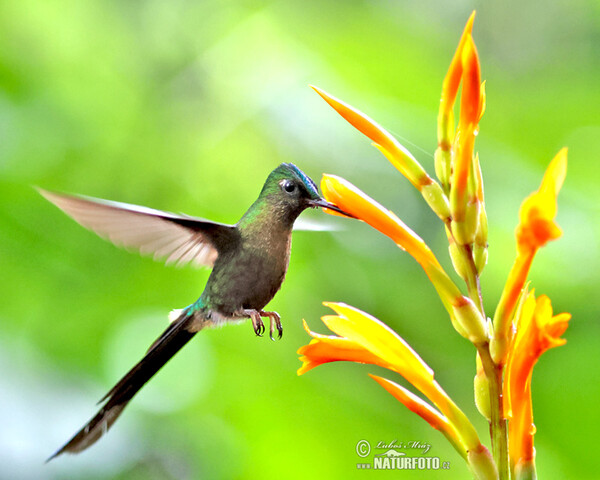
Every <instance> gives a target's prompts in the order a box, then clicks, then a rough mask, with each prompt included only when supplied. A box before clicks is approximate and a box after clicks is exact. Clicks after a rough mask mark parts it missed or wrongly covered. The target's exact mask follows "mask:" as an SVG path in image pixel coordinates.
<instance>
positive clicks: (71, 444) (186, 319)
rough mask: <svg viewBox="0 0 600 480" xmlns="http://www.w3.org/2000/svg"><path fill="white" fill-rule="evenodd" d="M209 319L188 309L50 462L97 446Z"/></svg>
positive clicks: (50, 458)
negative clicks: (134, 399)
mask: <svg viewBox="0 0 600 480" xmlns="http://www.w3.org/2000/svg"><path fill="white" fill-rule="evenodd" d="M207 324H208V321H207V320H205V319H204V318H203V317H202V313H201V312H200V311H197V310H196V311H194V310H191V309H189V308H185V309H183V310H182V311H181V313H180V314H179V315H178V317H177V318H176V319H175V320H174V321H172V323H171V324H170V325H169V327H168V328H167V329H166V330H165V331H164V332H163V334H162V335H161V336H160V337H158V339H157V340H156V341H155V342H154V343H153V344H152V345H151V346H150V348H149V349H148V352H146V355H145V356H144V358H142V359H141V360H140V361H139V362H138V363H137V364H136V365H135V366H134V367H133V368H132V369H131V370H129V372H127V374H126V375H125V376H124V377H123V378H122V379H121V380H119V382H118V383H117V384H116V385H115V386H114V387H113V388H112V389H111V390H110V391H109V392H108V393H107V394H106V395H105V396H104V397H103V398H102V399H101V400H100V402H98V403H102V402H104V401H105V400H106V403H105V404H104V406H103V407H102V408H101V409H100V411H99V412H98V413H97V414H96V416H95V417H94V418H92V419H91V420H90V421H89V422H88V423H87V424H86V425H85V426H84V427H83V428H82V429H81V430H79V432H77V433H76V434H75V435H74V436H73V438H71V440H69V441H68V442H67V443H66V444H65V445H64V446H63V447H62V448H60V449H59V450H58V451H56V452H55V453H54V454H53V455H52V456H51V457H49V458H48V460H46V461H47V462H48V461H50V460H52V459H53V458H54V457H57V456H58V455H60V454H61V453H65V452H69V453H78V452H81V451H82V450H85V449H86V448H88V447H89V446H91V445H93V444H94V443H95V442H96V441H97V440H98V439H99V438H100V437H101V436H102V435H104V434H105V433H106V432H107V431H108V429H109V428H110V427H111V426H112V424H113V423H115V421H116V420H117V418H119V415H120V414H121V412H122V411H123V409H124V408H125V406H126V405H127V404H128V403H129V401H130V400H131V399H132V398H133V397H134V395H135V394H136V393H137V392H138V391H139V390H140V389H141V388H142V387H143V386H144V384H145V383H146V382H147V381H148V380H150V378H152V376H153V375H154V374H155V373H156V372H158V371H159V370H160V369H161V368H162V366H163V365H164V364H165V363H167V362H168V361H169V359H170V358H171V357H172V356H173V355H175V354H176V353H177V352H178V351H179V350H180V349H181V348H182V347H183V346H184V345H185V344H186V343H187V342H189V341H190V339H191V338H192V337H193V336H194V335H196V333H198V332H199V331H200V330H201V329H202V328H203V327H204V326H206V325H207Z"/></svg>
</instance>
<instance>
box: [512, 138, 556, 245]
mask: <svg viewBox="0 0 600 480" xmlns="http://www.w3.org/2000/svg"><path fill="white" fill-rule="evenodd" d="M566 174H567V149H566V148H563V149H562V150H561V151H560V152H558V154H557V155H556V157H554V160H552V162H551V163H550V165H549V166H548V169H547V170H546V173H545V174H544V178H543V180H542V184H541V185H540V188H539V189H538V190H537V191H536V192H534V193H532V194H531V195H530V196H529V197H527V198H526V199H525V201H524V202H523V203H522V205H521V209H520V210H519V226H518V227H517V231H516V235H517V248H518V250H519V252H527V251H535V250H537V249H538V248H540V247H543V246H544V245H546V243H548V242H549V241H550V240H555V239H557V238H558V237H560V236H561V235H562V231H561V229H560V228H559V227H558V225H557V224H556V222H555V221H554V218H555V217H556V208H557V207H556V197H557V196H558V192H559V191H560V188H561V187H562V184H563V182H564V180H565V176H566Z"/></svg>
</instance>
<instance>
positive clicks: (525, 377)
mask: <svg viewBox="0 0 600 480" xmlns="http://www.w3.org/2000/svg"><path fill="white" fill-rule="evenodd" d="M570 318H571V314H569V313H561V314H558V315H555V316H553V315H552V305H551V303H550V299H549V298H548V297H546V296H543V295H542V296H541V297H539V298H538V299H537V300H536V299H535V296H534V292H531V293H529V294H528V295H527V297H526V299H525V300H524V302H523V304H522V307H521V308H520V311H519V313H518V315H517V319H516V322H515V326H516V333H515V335H514V337H513V340H512V343H511V346H510V350H509V352H508V358H507V364H506V374H505V380H504V397H505V400H506V404H505V405H506V416H507V417H508V418H510V422H509V446H510V460H511V468H513V469H514V468H517V467H518V466H519V465H521V466H520V467H519V468H523V466H524V465H526V464H533V460H534V456H535V451H534V448H533V436H534V434H535V425H534V424H533V411H532V405H531V376H532V373H533V366H534V365H535V364H536V362H537V361H538V359H539V358H540V356H541V355H542V353H544V352H545V351H546V350H548V349H550V348H553V347H558V346H560V345H564V344H565V343H566V340H565V339H564V338H560V337H561V335H562V334H563V333H564V332H565V330H566V329H567V327H568V322H569V320H570Z"/></svg>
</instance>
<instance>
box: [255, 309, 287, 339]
mask: <svg viewBox="0 0 600 480" xmlns="http://www.w3.org/2000/svg"><path fill="white" fill-rule="evenodd" d="M258 313H260V315H261V317H268V318H269V337H271V340H273V341H274V340H275V339H274V338H273V332H274V331H275V328H277V338H278V339H279V340H281V337H282V336H283V327H282V326H281V317H280V316H279V314H278V313H277V312H263V311H262V310H261V311H260V312H258Z"/></svg>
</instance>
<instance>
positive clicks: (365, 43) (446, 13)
mask: <svg viewBox="0 0 600 480" xmlns="http://www.w3.org/2000/svg"><path fill="white" fill-rule="evenodd" d="M474 8H476V9H477V10H478V14H477V18H476V21H475V28H474V37H475V41H476V43H477V46H478V50H479V54H480V58H481V63H482V75H483V78H484V79H487V94H488V97H487V98H488V101H487V112H486V114H485V116H484V119H483V121H482V123H481V131H480V135H479V137H478V142H477V146H476V148H477V150H478V151H479V152H480V157H481V162H482V168H483V173H484V177H485V182H486V198H487V209H488V216H489V223H490V250H489V253H490V261H489V264H488V267H487V268H486V270H485V271H484V274H483V278H482V284H483V293H484V298H485V305H486V308H487V311H488V314H491V313H492V312H493V309H494V306H495V304H496V302H497V301H498V298H499V296H500V292H501V289H502V286H503V283H504V281H505V278H506V275H507V273H508V270H509V268H510V265H511V263H512V261H513V258H514V240H513V230H514V227H515V225H516V222H517V212H518V207H519V205H520V202H521V201H522V199H523V198H524V197H525V196H526V195H528V194H529V193H530V192H532V191H533V190H534V189H536V188H537V186H538V185H539V182H540V180H541V177H542V174H543V171H544V169H545V167H546V165H547V164H548V162H549V161H550V160H551V158H552V157H553V156H554V154H555V153H556V152H557V151H558V150H559V149H560V148H561V147H562V146H565V145H566V146H568V147H569V149H570V150H569V172H568V176H567V180H566V183H565V186H564V189H563V191H562V192H561V194H560V198H559V213H558V223H559V224H560V225H561V227H562V228H563V230H564V236H563V238H561V239H560V240H559V241H557V242H554V243H552V244H550V245H549V246H547V247H546V248H544V249H543V250H542V251H540V252H539V254H538V257H537V258H536V261H535V263H534V267H533V270H532V273H531V276H530V278H531V280H532V286H534V287H535V288H536V291H537V292H538V294H542V293H543V294H547V295H549V296H550V298H551V299H552V302H553V305H554V308H555V311H556V312H561V311H568V312H571V313H572V314H573V320H572V322H571V326H570V327H569V329H568V331H567V332H566V335H565V336H566V338H567V339H568V343H567V345H566V346H564V347H561V348H559V349H555V350H552V351H550V352H549V353H547V354H546V355H544V357H542V360H541V361H540V363H539V364H538V366H537V367H536V370H535V373H534V377H533V393H534V413H535V421H536V425H537V428H538V434H537V435H536V439H535V442H536V448H537V452H538V473H539V476H540V478H546V479H549V478H577V479H592V478H598V475H599V473H598V468H599V467H600V464H599V462H598V456H597V455H596V454H595V453H594V452H595V447H594V445H597V432H598V428H599V427H600V413H599V410H598V408H597V404H598V400H599V399H600V382H599V381H598V380H599V378H598V373H597V371H598V365H599V364H600V353H599V352H600V348H599V347H600V342H599V334H600V328H599V325H598V320H597V312H598V308H599V302H598V289H599V287H600V282H599V276H598V274H597V272H598V270H599V268H600V260H599V253H598V252H599V248H598V247H599V240H598V239H599V233H600V232H599V230H600V227H599V222H598V213H599V208H598V202H599V199H600V190H599V189H598V184H599V181H600V167H599V164H600V162H599V161H600V114H599V111H600V109H599V107H600V88H599V87H598V85H599V73H600V56H599V54H598V52H599V51H600V7H599V4H598V2H597V1H596V0H579V1H575V2H573V1H567V0H562V1H555V2H544V3H543V4H542V3H541V2H516V1H508V2H473V1H463V2H443V1H439V0H438V1H424V2H421V1H406V2H395V1H391V0H388V1H383V0H380V1H346V2H341V1H337V2H334V1H323V0H320V1H314V0H305V1H302V2H300V1H294V2H288V1H244V0H235V1H234V0H231V1H213V2H206V1H188V0H169V1H165V0H148V1H141V0H137V1H136V0H130V1H100V0H94V1H87V2H80V1H77V0H57V1H42V0H21V1H18V2H17V1H8V0H6V1H4V2H0V32H1V33H0V292H1V293H0V298H1V302H0V478H2V479H42V478H43V479H46V478H47V479H79V478H81V479H163V478H166V479H196V478H239V479H254V478H261V479H275V478H277V479H279V478H289V479H296V478H306V477H307V476H310V477H313V478H328V479H347V478H367V477H368V478H384V477H385V478H388V477H390V476H391V475H393V476H394V477H395V478H407V479H408V478H410V479H416V478H425V479H429V478H431V479H434V478H435V479H440V478H441V479H458V478H469V473H468V471H467V469H466V467H465V465H464V463H463V462H462V460H461V459H460V458H459V457H458V456H457V455H456V454H455V452H454V451H453V450H452V449H451V447H450V446H449V445H448V444H447V442H446V441H445V439H444V438H443V437H442V436H441V435H440V434H439V433H438V432H436V431H434V430H432V429H431V428H430V427H429V426H428V425H426V424H425V422H423V421H422V420H420V419H419V418H417V417H416V416H414V415H413V414H411V413H410V412H408V411H407V410H406V409H405V408H404V407H403V406H402V405H400V404H399V403H398V402H396V401H395V400H394V399H393V398H392V397H391V396H390V395H388V394H387V393H386V392H385V391H384V390H383V389H381V388H380V387H379V386H378V385H376V384H375V382H373V381H372V380H370V379H369V378H368V377H367V375H366V374H367V373H368V372H375V373H380V374H382V373H384V372H381V371H379V372H378V369H377V368H375V367H367V366H361V365H355V364H351V365H350V364H332V365H327V366H324V367H320V368H318V369H316V370H314V371H311V372H310V373H308V374H307V375H304V376H302V377H298V376H297V375H296V369H297V368H298V367H299V366H300V363H299V362H298V360H297V355H296V353H295V352H296V350H297V349H298V348H299V347H300V346H301V345H303V344H305V343H306V342H307V341H308V337H307V335H306V333H305V332H304V330H303V329H302V325H301V319H302V318H305V319H307V321H308V322H309V324H310V326H311V327H312V328H313V329H315V330H318V331H322V332H324V331H325V328H324V327H323V326H322V324H321V322H320V320H319V317H320V316H321V315H323V314H326V313H329V312H328V310H327V309H326V308H325V307H323V306H322V305H321V302H322V301H325V300H333V301H344V302H347V303H350V304H352V305H354V306H356V307H359V308H361V309H363V310H365V311H367V312H369V313H371V314H373V315H375V316H377V317H378V318H380V319H381V320H383V321H384V322H386V323H388V324H389V325H390V326H391V327H392V328H394V329H395V330H396V331H398V332H399V333H400V334H401V335H402V336H403V337H404V338H405V339H406V340H407V341H408V342H409V343H410V344H411V345H412V346H413V347H414V348H415V349H416V350H417V351H418V352H419V353H420V354H421V355H422V357H423V358H424V359H425V361H427V362H428V363H429V364H430V365H431V366H432V368H433V369H434V370H435V372H436V377H437V379H438V381H439V382H440V383H441V385H442V386H443V387H444V388H445V389H446V390H447V391H448V392H449V393H450V395H451V396H452V397H453V398H454V399H455V400H456V402H457V403H458V404H459V405H460V406H461V407H462V408H463V409H464V410H465V411H466V412H467V413H468V415H469V416H470V417H471V418H472V419H473V421H474V422H475V423H476V425H477V427H478V429H479V431H480V434H481V436H482V438H483V439H485V441H486V443H487V444H489V440H488V439H487V433H486V431H487V427H486V424H485V422H484V421H483V419H482V418H481V417H480V416H479V415H478V414H477V412H476V411H475V408H474V406H473V400H472V378H473V375H474V351H473V349H472V347H471V345H470V344H468V342H466V341H465V340H463V339H462V338H460V337H459V336H458V335H456V334H455V332H454V331H453V329H452V328H451V325H450V322H449V321H448V319H447V317H446V315H445V313H444V311H443V308H442V306H441V304H440V302H439V300H438V299H437V297H436V295H435V292H434V290H433V288H432V286H431V285H430V284H429V282H428V281H427V279H426V277H425V275H424V274H423V272H422V271H421V270H420V268H419V267H418V265H417V264H416V263H415V262H414V261H413V260H412V258H410V257H409V256H408V255H406V254H403V253H402V252H401V251H400V250H399V249H398V248H397V247H395V246H394V245H393V244H392V242H391V241H389V240H388V239H387V238H384V237H383V236H381V235H380V234H378V233H377V232H375V231H374V230H371V229H370V228H368V227H367V226H366V225H364V224H360V223H358V222H350V221H345V220H343V219H335V218H332V217H328V216H325V215H323V214H322V213H320V212H312V213H310V214H308V213H307V214H305V217H306V218H308V219H313V220H315V221H317V220H320V221H324V222H330V223H332V224H333V225H335V226H337V227H338V228H340V230H338V231H335V232H297V233H295V235H294V247H293V254H292V259H291V265H290V270H289V273H288V277H287V280H286V282H285V284H284V287H283V289H282V291H281V292H280V293H279V295H278V296H277V297H276V298H275V300H274V301H273V302H272V303H271V304H270V307H272V309H274V310H276V311H278V312H279V313H280V314H281V316H282V318H283V321H284V326H285V336H284V338H283V340H282V341H280V342H270V341H269V340H268V339H266V338H262V339H259V338H256V337H255V336H254V335H253V332H252V329H251V326H250V325H249V324H247V323H246V324H242V325H235V326H230V327H226V328H222V329H219V330H214V331H207V332H203V333H202V334H201V335H199V336H198V337H196V338H195V339H194V341H193V342H192V343H191V344H190V345H188V346H187V347H186V348H185V349H184V350H183V351H182V352H181V353H180V354H179V355H178V356H177V357H175V359H174V360H173V361H172V362H171V363H169V364H168V365H167V366H166V367H165V368H164V370H162V371H161V372H160V374H159V375H158V376H157V377H156V378H155V379H154V380H153V381H152V382H151V383H150V384H149V385H148V386H147V388H144V389H143V390H142V392H141V393H140V394H139V396H138V397H136V398H135V400H134V401H133V402H132V404H131V405H130V407H129V408H128V409H127V411H126V412H125V414H124V415H123V417H122V418H121V419H120V421H119V422H118V423H117V424H116V426H115V427H114V428H113V429H112V430H111V432H110V433H109V435H108V436H106V437H105V438H103V439H102V440H101V441H100V442H99V443H98V444H97V445H95V446H94V447H93V448H91V449H90V450H89V451H86V452H85V453H83V454H81V455H79V456H69V457H66V456H65V457H60V458H58V459H56V460H54V461H53V462H51V463H50V464H48V465H44V464H43V461H44V459H45V458H46V457H47V456H48V455H49V454H51V453H52V452H53V451H54V450H55V449H56V448H58V447H59V446H60V445H62V444H63V443H64V442H65V441H66V440H68V438H70V436H71V435H72V434H73V433H74V432H75V431H76V430H77V429H79V428H80V427H81V426H82V425H83V424H84V423H85V421H87V420H88V419H89V418H90V417H91V416H92V414H94V413H95V411H96V407H95V406H94V403H95V402H96V401H97V400H98V399H99V398H100V397H101V396H102V395H103V394H104V393H105V392H106V391H107V390H108V389H109V388H110V387H111V386H112V385H113V384H114V383H115V382H116V380H118V378H120V377H121V375H122V374H124V373H125V372H126V371H127V370H128V369H129V368H130V367H131V366H132V365H133V364H134V362H136V361H137V360H138V359H139V358H140V357H141V355H142V354H143V352H144V351H145V349H146V348H147V347H148V345H149V344H150V343H151V342H152V341H153V340H154V338H155V337H156V336H157V335H158V334H159V333H160V332H161V331H162V330H163V328H164V327H165V324H166V318H167V313H168V312H169V310H170V309H172V308H180V307H183V306H185V305H187V304H189V303H191V302H192V301H194V300H195V299H196V298H197V296H198V295H199V294H200V292H201V291H202V288H203V286H204V283H205V281H206V279H207V277H208V272H207V271H200V272H198V271H194V270H192V269H189V268H187V269H180V270H179V269H176V268H168V267H164V266H163V265H161V264H160V263H155V262H153V261H152V260H151V259H148V258H142V257H139V256H137V255H132V254H130V253H127V252H125V251H122V250H119V249H117V248H115V247H113V246H112V245H111V244H109V243H107V242H104V241H103V240H101V239H99V238H98V237H96V236H95V235H94V234H91V233H89V232H88V231H86V230H84V229H83V228H81V227H80V226H79V225H77V224H76V223H75V222H73V221H72V220H70V219H68V218H67V217H66V216H65V215H63V214H62V213H61V212H60V211H58V210H57V209H56V208H55V207H54V206H52V205H51V204H49V203H48V202H46V201H45V200H44V199H43V198H41V197H40V196H39V195H38V194H37V193H36V192H35V191H34V190H33V189H32V188H31V185H39V186H43V187H44V188H48V189H55V190H60V191H67V192H77V193H83V194H87V195H92V196H97V197H102V198H108V199H113V200H120V201H124V202H130V203H135V204H140V205H146V206H150V207H154V208H158V209H164V210H170V211H176V212H180V211H183V212H185V213H188V214H191V215H197V216H202V217H206V218H210V219H214V220H217V221H224V222H231V223H233V222H235V221H236V220H237V219H238V218H239V216H240V215H241V214H242V213H243V212H244V210H245V209H246V207H247V206H249V205H250V203H251V202H252V201H253V200H254V199H255V197H256V196H257V194H258V192H259V190H260V187H261V185H262V182H263V181H264V179H265V178H266V176H267V174H268V173H269V172H270V171H271V170H272V169H273V168H274V167H275V166H277V165H278V164H279V163H280V162H284V161H286V162H288V161H292V162H294V163H296V164H297V165H298V166H300V167H301V168H302V169H303V170H305V171H306V172H307V173H308V174H309V175H311V176H312V177H313V178H314V179H315V180H317V181H318V179H319V177H320V175H321V173H323V172H327V173H336V174H338V175H341V176H343V177H345V178H347V179H348V180H350V181H351V182H353V183H355V184H356V185H357V186H359V187H360V188H362V189H363V190H364V191H365V192H367V193H369V194H370V195H372V196H374V197H375V198H377V199H378V200H379V201H380V202H381V203H383V204H384V205H386V206H387V207H388V208H390V209H392V210H393V211H394V212H396V213H397V214H398V215H399V216H400V217H401V218H402V219H403V220H404V221H405V222H406V223H407V224H408V225H410V226H411V227H412V228H413V229H414V230H415V231H417V232H418V233H419V234H420V235H421V236H422V237H423V238H424V239H425V240H426V241H427V242H428V243H429V244H430V246H431V247H432V248H433V249H434V251H435V252H436V253H437V255H438V257H439V258H440V259H441V260H442V261H443V262H444V265H446V266H447V267H448V269H450V266H449V262H448V260H447V250H446V240H445V237H444V234H443V231H442V229H441V228H440V224H439V222H438V220H437V218H436V217H435V216H434V215H433V214H432V213H431V212H430V211H429V210H428V208H427V207H426V206H425V205H424V202H422V199H421V198H419V196H418V195H417V194H416V193H415V192H414V191H413V189H412V187H411V186H410V184H409V183H408V182H407V181H406V180H405V179H404V178H403V177H402V176H401V175H400V174H399V173H398V172H396V171H395V170H394V168H393V167H392V166H391V165H390V164H389V163H388V162H387V161H386V160H385V159H384V158H383V157H382V156H381V155H380V154H379V152H377V151H376V149H374V148H372V147H371V146H370V144H369V141H368V140H367V139H366V138H364V137H363V136H362V135H360V134H359V133H357V132H356V131H354V130H353V128H352V127H351V126H349V125H348V124H346V123H345V121H344V120H342V119H341V118H340V117H338V116H337V114H336V113H335V112H334V111H333V110H331V109H330V107H328V106H327V105H326V104H325V103H324V102H323V101H322V100H321V99H320V98H319V97H318V96H317V95H316V94H315V93H314V92H313V91H312V90H311V89H310V88H309V87H308V84H315V85H318V86H320V87H321V88H324V89H325V90H327V91H329V92H330V93H332V94H334V95H336V96H339V97H340V98H342V99H344V100H345V101H347V102H349V103H351V104H352V105H354V106H356V107H358V108H360V109H362V110H363V111H364V112H366V113H368V114H369V115H370V116H372V117H373V118H375V119H376V120H377V121H378V122H379V123H381V124H383V125H384V126H386V127H387V128H388V129H389V130H391V131H392V132H394V133H395V134H396V135H398V137H399V138H400V139H401V141H402V142H403V143H404V144H405V145H406V146H407V147H408V148H409V149H410V150H412V152H413V153H414V154H415V156H416V157H417V158H418V159H419V160H420V161H421V162H422V163H423V164H424V165H425V166H426V167H427V169H428V170H429V171H430V172H431V173H432V174H433V159H432V154H433V151H434V150H435V147H436V116H437V106H438V102H439V95H440V91H441V82H442V79H443V77H444V75H445V72H446V70H447V67H448V65H449V62H450V59H451V57H452V55H453V52H454V49H455V47H456V45H457V43H458V39H459V37H460V33H461V31H462V28H463V26H464V24H465V22H466V20H467V18H468V16H469V14H470V12H471V10H472V9H474ZM385 375H386V376H388V377H390V378H393V379H395V380H398V379H397V378H395V377H394V376H393V375H392V374H389V373H387V372H385ZM361 439H367V440H368V441H370V442H371V443H373V444H375V443H377V442H379V441H384V442H392V441H393V440H397V441H404V442H408V441H420V442H424V443H429V444H430V445H431V446H432V447H431V450H430V452H429V453H428V455H431V456H438V457H440V458H441V459H442V461H444V460H448V461H450V463H451V468H450V470H448V471H444V472H413V471H398V472H396V473H393V474H390V473H385V472H374V471H364V470H357V468H356V464H357V463H358V462H360V461H361V459H360V458H359V457H358V456H357V454H356V452H355V448H356V444H357V442H358V441H359V440H361Z"/></svg>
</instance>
